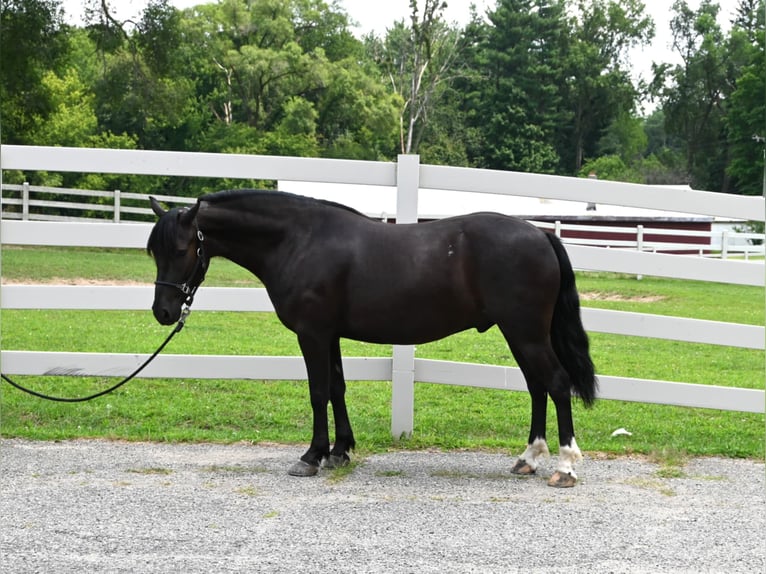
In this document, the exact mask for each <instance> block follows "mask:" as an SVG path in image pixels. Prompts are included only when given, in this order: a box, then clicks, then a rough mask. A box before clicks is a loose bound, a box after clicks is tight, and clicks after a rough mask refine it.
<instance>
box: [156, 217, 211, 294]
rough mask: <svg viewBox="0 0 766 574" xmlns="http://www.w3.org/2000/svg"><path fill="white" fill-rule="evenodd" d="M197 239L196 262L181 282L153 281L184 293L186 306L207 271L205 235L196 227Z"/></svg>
mask: <svg viewBox="0 0 766 574" xmlns="http://www.w3.org/2000/svg"><path fill="white" fill-rule="evenodd" d="M197 240H198V241H199V246H198V247H197V262H196V263H195V265H194V269H193V270H192V272H191V275H189V278H188V279H187V280H186V281H184V282H183V283H172V282H170V281H155V282H154V284H155V285H164V286H166V287H175V288H176V289H178V290H179V291H181V293H183V294H184V295H186V299H185V300H184V305H186V306H187V307H191V304H192V302H193V301H194V294H195V293H196V292H197V289H199V286H200V285H201V284H202V282H203V281H204V280H205V273H206V272H207V264H208V262H207V256H206V255H205V236H204V235H202V232H201V231H200V230H199V228H198V229H197Z"/></svg>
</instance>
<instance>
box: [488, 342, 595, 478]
mask: <svg viewBox="0 0 766 574" xmlns="http://www.w3.org/2000/svg"><path fill="white" fill-rule="evenodd" d="M501 330H502V331H503V333H504V334H505V336H506V340H507V341H508V345H509V346H510V348H511V351H512V352H513V355H514V357H516V361H517V362H518V363H519V367H520V368H521V371H522V372H523V373H524V378H525V379H526V381H527V388H528V389H529V393H530V396H531V397H532V423H531V428H530V433H529V441H528V444H527V448H526V450H525V451H524V453H523V454H522V455H521V456H520V457H519V460H518V461H517V462H516V464H515V465H514V467H513V470H514V472H517V473H520V474H531V473H532V472H534V471H535V470H536V468H537V459H538V458H539V457H540V456H542V455H544V454H547V450H548V447H547V444H546V442H545V416H546V411H545V403H546V401H547V396H548V395H550V397H551V399H552V400H553V404H554V405H555V407H556V418H557V421H558V431H559V433H558V434H559V462H558V466H557V467H556V472H555V473H554V474H553V476H552V477H551V479H550V480H549V481H548V484H549V485H550V486H555V487H569V486H574V485H575V483H576V482H577V475H576V474H575V471H574V464H575V463H576V462H577V461H578V460H579V459H581V458H582V454H581V453H580V449H579V448H578V447H577V442H576V441H575V436H574V423H573V420H572V402H571V390H570V383H569V375H568V374H567V373H566V371H565V370H564V368H563V367H562V366H561V363H560V362H559V360H558V358H557V357H556V354H555V353H554V351H553V348H552V347H551V345H550V343H549V342H548V340H547V338H543V339H541V341H540V342H534V341H533V342H530V341H523V342H522V341H519V340H518V336H517V335H516V336H514V334H513V333H512V332H510V331H506V330H505V329H502V327H501Z"/></svg>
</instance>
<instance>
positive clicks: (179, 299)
mask: <svg viewBox="0 0 766 574" xmlns="http://www.w3.org/2000/svg"><path fill="white" fill-rule="evenodd" d="M149 201H150V202H151V205H152V210H153V211H154V213H155V214H156V215H157V217H159V220H158V221H157V223H156V224H155V225H154V228H153V229H152V232H151V234H150V235H149V241H148V243H147V245H146V250H147V252H148V253H149V254H150V255H151V256H152V257H154V262H155V263H156V264H157V279H156V281H155V282H154V284H155V288H154V304H153V305H152V311H153V312H154V317H155V318H156V319H157V321H159V322H160V323H161V324H163V325H171V324H173V323H175V322H176V321H178V320H179V319H180V317H181V311H182V308H183V305H184V304H187V305H191V302H192V299H193V297H194V293H195V292H196V291H197V287H199V285H200V283H202V281H203V280H204V279H205V271H206V270H207V257H206V256H205V251H204V248H203V236H202V233H201V232H200V231H199V229H198V227H197V223H196V219H195V218H196V216H197V211H198V210H199V203H196V204H195V205H194V206H193V207H191V208H174V209H171V210H169V211H165V209H163V208H162V206H161V205H160V204H159V203H158V202H157V200H156V199H154V198H153V197H151V198H149Z"/></svg>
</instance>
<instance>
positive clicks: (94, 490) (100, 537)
mask: <svg viewBox="0 0 766 574" xmlns="http://www.w3.org/2000/svg"><path fill="white" fill-rule="evenodd" d="M302 452H303V448H301V447H293V446H289V447H288V446H251V445H241V444H240V445H229V446H222V445H210V444H192V445H189V444H180V445H178V444H146V443H122V442H106V441H67V442H28V441H21V440H1V441H0V473H1V476H2V490H1V492H0V495H2V498H1V499H0V529H1V530H0V552H1V555H2V563H1V564H0V570H1V571H2V572H4V573H5V574H17V573H27V572H41V573H56V574H66V573H69V572H72V573H78V574H80V573H84V572H94V573H102V572H110V573H111V572H130V573H142V574H153V573H162V574H166V573H175V572H178V573H184V574H188V573H205V574H212V573H224V572H248V573H250V572H280V573H281V572H288V571H301V570H302V571H306V572H327V573H332V572H353V573H364V572H384V573H399V572H403V573H409V572H412V573H428V572H440V573H444V572H458V573H462V572H503V573H505V572H546V573H549V572H567V573H578V572H582V573H588V574H590V573H596V574H602V573H608V572H615V573H619V572H646V573H649V572H651V573H660V572H689V573H695V574H696V573H701V572H716V573H717V572H721V573H724V572H725V573H739V572H742V573H745V572H747V573H752V572H764V571H766V555H765V551H764V533H765V532H766V528H764V526H766V502H765V500H764V465H763V464H762V463H760V462H753V461H744V460H728V459H712V458H710V459H695V460H691V461H690V462H689V463H688V464H687V465H686V466H685V467H683V468H682V469H680V472H676V473H665V472H660V473H659V474H658V471H659V470H660V467H659V466H657V465H655V464H651V463H649V462H646V461H644V460H639V459H635V458H617V459H611V460H610V459H606V458H595V459H594V458H591V457H588V456H586V459H585V460H584V461H583V462H582V463H581V464H580V465H579V467H578V471H579V474H580V483H579V484H578V485H577V486H576V487H575V488H574V489H568V490H556V489H552V488H549V487H547V486H546V485H545V480H546V478H547V477H548V476H550V474H551V472H552V470H553V464H554V459H549V460H548V461H546V462H545V463H544V464H543V466H542V467H541V469H540V470H539V471H538V472H540V475H539V476H536V477H532V478H518V477H514V476H512V475H510V474H509V469H510V466H511V464H512V463H513V460H512V459H511V458H509V457H507V456H504V455H502V454H496V453H484V452H449V453H442V452H392V453H388V454H382V455H374V456H370V457H368V458H366V459H365V460H363V461H361V464H359V465H357V466H356V467H355V468H354V470H353V472H351V473H350V474H348V475H346V476H345V477H342V478H338V477H335V478H333V476H334V475H333V474H331V473H329V472H327V471H323V472H322V473H320V475H319V476H318V477H314V478H309V479H305V478H304V479H300V478H292V477H289V476H287V473H286V470H287V467H288V466H289V465H290V464H291V463H292V462H293V461H294V460H295V459H296V458H297V457H298V456H299V455H300V454H302ZM667 474H673V475H676V474H678V475H679V476H673V477H667Z"/></svg>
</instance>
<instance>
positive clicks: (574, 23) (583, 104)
mask: <svg viewBox="0 0 766 574" xmlns="http://www.w3.org/2000/svg"><path fill="white" fill-rule="evenodd" d="M570 26H571V32H570V36H571V38H572V41H571V45H570V46H569V49H568V51H567V53H566V64H565V66H566V67H565V76H564V77H565V78H566V82H565V94H566V95H565V96H564V99H563V100H564V101H565V102H569V106H570V109H571V112H572V122H571V123H570V124H569V125H571V128H570V127H568V126H567V127H565V128H564V129H562V133H563V134H564V139H565V141H567V145H566V146H561V148H560V155H561V156H562V168H563V170H564V171H567V172H573V171H577V170H579V169H580V167H581V166H582V163H583V160H584V158H585V157H592V156H593V155H594V154H596V153H597V152H598V149H597V148H598V145H599V141H600V139H601V137H602V134H603V133H604V130H606V129H608V128H609V126H610V125H614V124H615V122H617V121H622V122H625V121H628V118H629V117H635V115H634V114H635V108H636V101H637V99H638V90H637V88H636V87H635V86H634V85H633V82H632V80H631V78H630V74H629V73H628V70H629V65H628V63H627V57H628V56H627V54H628V50H629V49H631V48H633V47H635V46H640V45H646V44H648V43H649V41H650V40H651V39H652V37H653V36H654V23H653V22H652V20H651V18H649V17H647V16H646V15H645V6H644V4H643V2H642V1H641V0H623V1H620V2H615V1H613V0H580V1H579V2H578V11H577V15H576V16H575V17H574V18H573V19H572V20H571V24H570ZM570 150H571V151H570Z"/></svg>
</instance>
